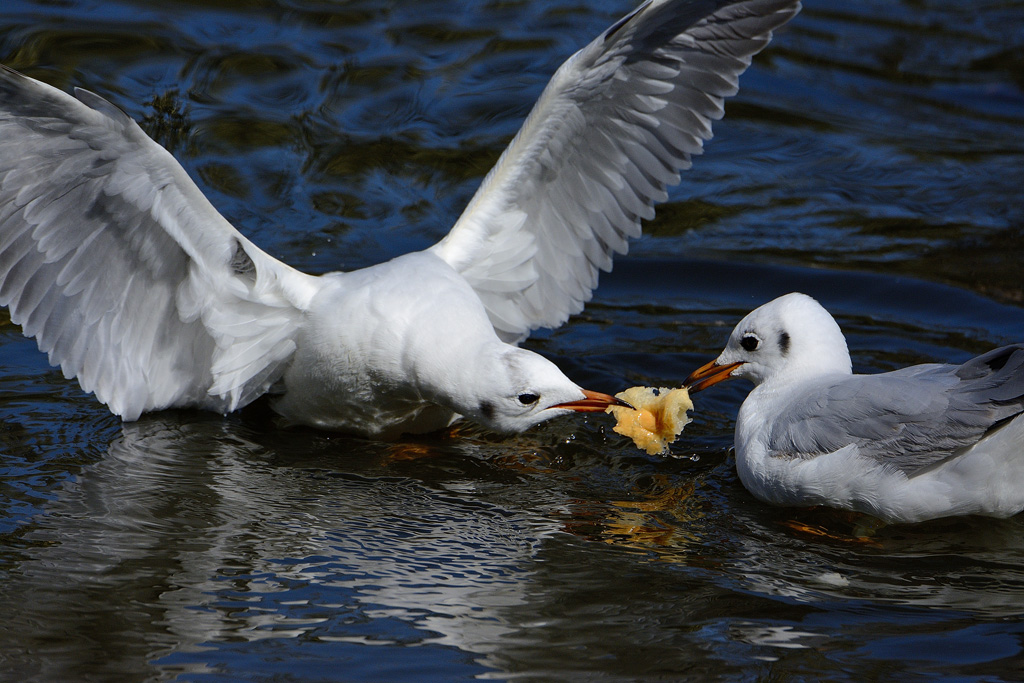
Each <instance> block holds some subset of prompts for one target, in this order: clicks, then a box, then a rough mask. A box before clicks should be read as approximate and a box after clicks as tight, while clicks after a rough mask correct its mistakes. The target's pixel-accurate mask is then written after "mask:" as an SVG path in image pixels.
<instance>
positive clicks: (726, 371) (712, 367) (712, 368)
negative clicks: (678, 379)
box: [683, 361, 743, 394]
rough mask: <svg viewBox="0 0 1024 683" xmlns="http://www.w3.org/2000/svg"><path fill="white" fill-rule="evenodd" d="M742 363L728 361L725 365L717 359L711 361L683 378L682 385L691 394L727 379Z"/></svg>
mask: <svg viewBox="0 0 1024 683" xmlns="http://www.w3.org/2000/svg"><path fill="white" fill-rule="evenodd" d="M741 365H743V362H742V361H740V362H738V363H728V364H726V365H718V363H717V361H711V362H710V363H708V364H707V365H702V366H700V367H699V368H697V369H696V370H694V371H693V372H692V373H690V376H689V377H687V378H686V379H685V380H683V386H684V387H686V388H687V389H688V390H689V392H690V393H691V394H695V393H697V392H698V391H704V390H705V389H707V388H708V387H710V386H712V385H715V384H718V383H719V382H721V381H722V380H726V379H729V377H730V376H731V375H732V371H733V370H735V369H736V368H738V367H739V366H741Z"/></svg>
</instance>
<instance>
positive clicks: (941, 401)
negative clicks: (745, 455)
mask: <svg viewBox="0 0 1024 683" xmlns="http://www.w3.org/2000/svg"><path fill="white" fill-rule="evenodd" d="M1021 413H1024V344H1016V345H1012V346H1005V347H1002V348H999V349H995V350H993V351H990V352H989V353H986V354H984V355H982V356H978V357H977V358H974V359H972V360H970V361H968V362H967V363H964V364H963V365H917V366H914V367H910V368H905V369H903V370H896V371H894V372H887V373H883V374H878V375H853V376H850V377H847V378H845V379H842V380H838V381H826V382H824V383H822V384H821V385H820V386H818V387H817V388H810V389H809V390H808V391H807V392H806V393H804V395H803V396H802V397H800V398H799V399H797V400H796V401H794V402H792V403H791V404H790V405H788V406H787V407H786V411H785V413H784V414H783V415H782V416H780V417H779V419H777V420H776V421H775V423H774V424H773V425H772V429H771V432H770V433H769V437H768V449H769V454H770V455H772V456H775V457H789V458H794V457H795V458H809V457H814V456H815V455H821V454H823V453H831V452H833V451H837V450H839V449H840V448H842V447H844V446H848V445H850V444H855V445H856V446H857V449H858V453H859V454H860V455H863V456H867V457H870V458H873V459H875V460H877V461H879V462H881V463H883V464H885V465H886V466H890V467H893V468H896V469H899V470H901V471H903V472H904V473H905V474H907V475H908V476H912V475H913V474H914V473H915V472H917V471H919V470H921V469H922V468H925V467H928V466H929V465H934V464H937V463H939V462H942V461H943V460H945V459H947V458H950V457H953V456H956V455H958V454H960V453H961V452H963V450H964V449H966V448H969V447H970V446H973V445H974V444H975V443H977V442H978V441H979V440H980V439H981V438H982V437H984V436H985V435H986V434H988V433H989V432H991V431H992V430H994V429H998V428H999V427H1000V426H1002V425H1003V424H1006V422H1008V421H1009V420H1011V419H1013V418H1014V417H1016V416H1018V415H1020V414H1021Z"/></svg>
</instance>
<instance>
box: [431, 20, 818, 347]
mask: <svg viewBox="0 0 1024 683" xmlns="http://www.w3.org/2000/svg"><path fill="white" fill-rule="evenodd" d="M799 9H800V3H799V2H797V1H796V0H741V1H738V2H737V1H736V0H731V1H729V0H726V1H722V0H719V1H717V2H709V1H703V2H690V3H685V2H678V1H677V0H649V1H648V2H646V3H645V4H643V5H642V6H641V7H639V8H638V9H637V10H636V11H634V12H633V13H632V14H630V15H628V16H627V17H625V18H624V19H623V20H621V21H620V22H618V23H616V24H615V25H614V26H612V27H611V28H609V29H608V30H607V31H605V32H604V33H603V34H602V35H601V36H599V37H598V38H597V39H596V40H595V41H594V42H592V43H591V44H590V45H588V46H587V47H585V48H583V49H582V50H580V51H579V52H578V53H576V54H575V55H573V57H571V58H570V59H569V60H568V61H567V62H566V63H565V64H564V65H562V67H561V68H560V69H559V70H558V71H557V72H556V73H555V75H554V77H553V78H552V79H551V82H550V83H549V84H548V86H547V88H546V89H545V90H544V92H543V94H542V95H541V97H540V99H539V100H538V102H537V104H536V106H535V107H534V109H533V111H532V112H531V113H530V115H529V117H528V118H527V120H526V122H525V123H524V124H523V127H522V129H521V130H520V131H519V133H518V134H517V135H516V137H515V139H513V141H512V142H511V144H510V145H509V147H508V148H507V149H506V150H505V152H504V154H503V155H502V157H501V159H500V160H499V161H498V164H497V165H496V166H495V167H494V169H492V171H491V172H490V174H489V175H488V176H487V177H486V178H485V179H484V182H483V184H482V185H481V187H480V189H479V190H478V191H477V193H476V195H475V196H474V197H473V200H472V201H471V202H470V204H469V206H468V207H467V208H466V211H465V212H464V213H463V214H462V216H461V217H460V218H459V220H458V222H457V223H456V224H455V227H454V228H453V229H452V231H451V232H450V233H449V234H448V235H447V236H446V237H445V238H444V239H443V240H441V241H440V242H439V243H437V244H436V245H434V246H433V247H431V249H432V250H433V251H434V252H435V253H437V254H438V255H439V256H441V258H443V259H444V260H445V261H447V262H448V263H449V264H450V265H451V266H452V267H454V268H455V269H456V270H457V271H459V272H460V273H462V275H463V276H464V277H466V279H467V280H469V282H470V284H471V285H472V286H473V288H474V289H475V290H476V291H477V293H478V294H479V295H480V298H481V299H482V300H483V302H484V305H485V306H486V307H487V311H488V314H489V315H490V318H491V322H492V323H493V324H494V327H495V329H496V330H497V332H498V334H499V335H500V336H501V337H502V338H503V339H505V340H506V341H516V340H520V339H522V338H523V337H525V336H526V335H527V334H529V332H530V331H531V330H533V329H536V328H538V327H555V326H558V325H560V324H562V323H563V322H565V321H566V320H567V319H568V317H569V316H570V315H572V314H574V313H578V312H579V311H580V310H582V309H583V305H584V303H585V302H586V301H588V300H589V299H590V296H591V291H592V290H593V289H594V288H595V287H596V286H597V279H598V273H599V271H600V270H604V271H608V270H611V265H612V256H613V254H615V253H625V252H626V249H627V246H628V244H627V243H628V238H630V237H639V236H640V221H641V219H650V218H651V217H653V216H654V209H653V206H654V204H655V203H656V202H660V201H664V200H665V199H666V197H667V194H666V191H665V189H666V187H668V186H670V185H674V184H676V183H678V182H679V171H680V170H681V169H686V168H689V166H690V158H691V156H692V155H694V154H700V153H701V151H702V146H703V142H704V141H705V140H707V139H709V138H710V137H711V122H712V120H716V119H719V118H721V117H722V114H723V108H722V105H723V99H724V98H725V97H728V96H730V95H733V94H735V93H736V91H737V89H738V85H737V84H738V78H739V76H740V74H741V73H743V71H744V70H746V68H747V67H748V66H749V65H750V60H751V57H752V56H753V55H754V54H756V53H757V52H758V51H760V50H761V49H762V48H763V47H764V46H765V45H767V44H768V41H769V40H770V39H771V32H772V30H773V29H775V28H778V27H779V26H781V25H782V24H784V23H785V22H786V21H788V20H789V19H791V18H792V17H793V16H794V15H795V14H796V13H797V12H798V11H799Z"/></svg>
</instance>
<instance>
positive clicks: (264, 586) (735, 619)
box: [0, 414, 1024, 680]
mask: <svg viewBox="0 0 1024 683" xmlns="http://www.w3.org/2000/svg"><path fill="white" fill-rule="evenodd" d="M467 440H468V441H469V442H470V444H469V451H471V452H477V455H475V456H474V455H470V454H468V453H466V454H462V455H459V454H458V448H459V447H461V446H464V445H466V444H464V443H462V442H446V441H437V442H434V443H431V442H429V441H427V442H420V443H417V444H411V445H409V444H406V445H399V446H394V445H374V444H371V443H364V448H363V452H362V454H361V455H360V454H358V453H355V452H352V450H353V449H351V443H349V444H348V446H349V448H348V450H349V451H350V452H349V453H348V457H350V458H351V459H352V460H353V463H354V464H353V465H352V466H349V467H345V468H340V467H338V466H337V465H336V464H332V463H333V462H334V461H331V460H323V459H318V458H316V457H312V458H311V457H310V456H308V455H303V451H304V450H306V449H307V447H309V446H310V445H311V444H312V443H313V442H314V441H316V442H318V443H320V445H322V444H323V443H324V440H323V439H322V438H321V437H319V436H318V435H309V434H306V433H303V432H295V433H291V441H292V444H291V445H290V446H287V445H284V444H285V441H284V440H281V441H280V443H281V444H282V446H281V448H276V447H272V446H268V445H266V444H261V441H263V437H262V436H261V435H260V434H258V433H254V432H248V431H247V430H246V429H245V428H244V427H242V426H240V425H238V424H236V423H231V422H227V423H226V422H224V421H221V420H218V419H216V418H210V417H208V416H192V415H187V414H182V415H178V414H171V415H165V416H151V417H149V418H145V419H143V420H142V421H140V422H138V423H133V424H128V425H125V426H124V429H123V432H122V434H121V436H120V437H119V438H117V439H115V440H114V441H113V443H112V444H111V446H110V449H109V452H108V453H107V454H106V456H104V457H103V458H102V459H100V460H99V461H97V462H95V463H94V464H92V465H90V466H87V467H86V468H85V469H84V470H83V471H82V473H81V475H80V476H78V477H76V478H75V479H74V480H73V481H71V482H69V483H67V484H66V485H65V487H64V488H63V490H62V491H61V492H60V494H59V496H58V497H57V499H56V500H54V501H53V502H52V503H51V504H50V505H48V506H47V508H46V509H45V512H44V514H43V515H42V516H41V517H40V518H39V519H38V520H36V522H35V523H33V525H32V528H31V530H30V531H29V532H28V533H26V534H25V536H24V540H25V543H26V547H25V550H24V552H23V554H22V558H21V560H20V561H18V562H17V563H16V564H14V565H13V566H10V567H7V573H8V576H9V578H8V580H6V581H5V582H4V583H3V584H0V610H2V612H3V614H4V615H5V623H4V624H3V626H2V627H0V628H2V630H3V631H4V632H5V633H6V634H7V635H8V636H10V635H12V634H15V633H16V634H17V639H16V641H13V640H11V641H7V640H6V639H5V642H6V643H7V644H5V645H0V653H2V656H3V657H4V658H5V659H6V660H7V661H13V662H14V663H15V669H14V670H15V671H17V673H18V675H20V676H31V675H33V674H34V675H36V676H38V677H39V678H40V679H49V680H56V679H60V678H63V677H66V676H68V675H69V674H70V673H71V672H73V673H74V674H75V675H80V676H87V675H95V676H110V677H121V676H128V677H135V676H138V677H142V676H149V675H153V673H154V672H156V671H160V672H163V674H164V675H171V674H174V673H179V674H188V675H192V674H198V673H201V672H203V671H206V672H218V671H220V672H224V673H228V672H230V673H231V675H233V676H244V675H245V674H246V672H250V673H252V672H256V671H263V670H264V668H265V667H271V668H272V667H273V662H275V661H277V660H278V658H279V657H280V656H281V655H282V654H283V653H286V652H292V651H293V650H294V651H295V652H299V651H301V652H302V657H301V659H302V661H301V662H295V661H291V662H290V665H289V666H288V667H286V668H284V669H282V671H286V672H288V673H289V674H296V672H298V673H300V674H303V675H313V673H314V672H316V671H318V670H319V669H318V667H324V666H329V665H330V663H332V662H333V663H336V662H339V661H348V660H353V659H354V660H355V661H356V662H359V663H360V664H358V665H357V667H358V666H363V667H368V668H367V669H366V672H367V676H368V677H369V678H374V677H376V676H383V677H384V678H387V677H388V676H389V675H390V676H392V677H395V678H403V677H412V678H418V679H422V680H431V678H432V677H434V679H435V680H436V677H437V676H442V675H443V676H447V677H449V678H462V677H472V676H477V675H483V674H487V672H489V671H505V672H514V671H516V670H520V669H525V670H530V671H532V672H534V673H535V674H536V675H540V676H543V675H545V672H546V673H547V675H550V676H552V677H556V678H559V679H563V680H573V679H574V677H579V678H578V679H579V680H586V679H587V678H588V677H589V676H590V675H591V674H593V673H594V672H597V671H605V672H619V673H620V674H622V675H627V674H629V673H630V672H635V671H648V672H653V671H655V670H658V666H664V667H668V669H667V670H683V669H679V668H678V667H684V669H685V670H693V671H696V672H705V673H710V672H713V671H719V670H723V667H724V670H730V667H735V666H741V668H742V663H743V662H748V663H749V662H751V661H758V662H762V663H770V662H774V661H780V658H781V659H784V658H786V657H789V656H796V655H794V654H792V653H796V652H798V651H802V650H811V651H818V649H820V648H821V647H823V644H824V641H826V640H827V639H828V638H829V637H830V636H829V634H830V633H831V631H832V630H833V629H835V628H836V627H837V624H838V625H840V626H841V627H842V628H843V629H845V630H846V631H847V635H848V637H853V638H863V639H867V638H868V636H869V634H870V635H871V636H872V637H873V636H874V635H876V631H878V629H881V632H882V633H888V634H890V635H891V636H892V637H894V638H895V637H897V636H898V634H899V631H898V630H894V629H896V626H895V624H896V623H904V622H905V623H904V626H902V627H900V628H914V629H922V630H924V631H927V630H928V629H931V628H933V627H934V626H935V625H936V624H938V623H947V625H948V623H949V622H950V620H953V621H954V622H956V621H958V620H963V619H967V621H972V620H975V619H978V618H984V619H993V620H996V621H998V620H999V619H1003V618H1006V617H1010V616H1013V615H1015V614H1016V613H1017V611H1018V610H1019V607H1018V606H1019V604H1020V602H1021V599H1022V598H1024V574H1022V573H1021V572H1020V571H1019V569H1018V567H1019V566H1020V564H1021V562H1020V560H1021V559H1024V540H1022V539H1024V534H1021V533H1020V531H1021V524H1022V522H1019V521H1016V520H1009V521H995V522H993V521H991V520H957V521H953V522H945V523H944V524H932V525H920V526H916V527H904V528H901V527H889V528H882V529H880V530H878V531H876V532H874V535H873V536H872V537H871V539H870V541H871V542H870V543H864V544H858V543H857V539H856V538H855V537H854V536H850V535H846V536H845V537H844V534H847V533H848V532H849V530H850V529H852V528H853V526H852V524H851V521H850V519H848V518H844V517H841V516H837V515H835V513H834V512H833V511H813V510H812V511H799V512H794V511H790V510H776V511H770V510H769V511H767V513H768V514H765V513H766V510H764V509H763V508H761V507H760V506H759V505H758V504H756V502H754V501H752V500H751V499H749V497H747V496H746V495H745V493H744V492H743V491H742V488H741V487H740V486H739V484H738V482H736V481H735V477H734V475H733V474H732V472H731V462H728V461H717V462H702V463H701V464H700V466H699V467H697V468H696V471H693V470H690V471H688V470H687V469H686V467H687V465H686V464H684V463H680V462H674V463H670V464H671V467H667V468H666V467H665V463H664V462H659V461H657V460H650V459H642V458H641V459H638V460H637V461H635V462H634V463H633V464H632V465H630V466H628V467H627V468H626V469H625V470H623V471H621V472H620V473H619V474H618V475H617V476H618V477H619V483H618V484H617V485H616V486H617V487H620V488H619V490H620V493H622V494H625V495H624V496H623V497H619V498H612V497H609V498H604V499H602V498H600V497H598V498H595V497H590V498H580V497H578V495H576V496H575V497H574V494H576V493H577V491H578V489H579V488H580V481H581V477H582V478H586V477H603V478H605V479H606V481H607V480H609V479H613V478H614V477H615V476H616V475H615V474H614V473H613V472H612V471H607V472H605V473H604V474H603V475H601V474H599V473H595V467H594V466H592V464H591V465H587V466H585V467H582V468H581V467H579V466H578V465H579V463H577V465H573V466H571V467H570V469H569V470H567V471H564V472H561V473H560V472H559V469H558V468H557V467H547V468H542V469H537V470H535V472H540V473H539V474H538V473H527V474H523V473H522V472H523V470H522V468H517V469H515V470H508V469H507V468H505V467H504V466H502V465H493V464H492V465H491V467H495V468H496V469H494V470H493V472H492V473H491V474H490V475H484V476H472V477H468V476H466V475H465V473H463V472H460V471H458V469H457V468H455V469H453V468H452V465H453V464H455V463H458V462H459V460H460V459H461V460H464V459H465V458H470V459H471V460H473V459H474V458H476V457H479V455H480V454H481V452H480V449H481V448H485V446H484V445H483V444H482V442H479V441H474V438H473V436H472V434H469V435H467ZM456 444H458V445H456ZM317 447H318V446H316V445H314V446H313V450H315V449H316V448H317ZM453 447H454V448H456V451H452V450H451V449H452V448H453ZM289 448H290V449H292V450H289ZM396 451H401V454H402V457H401V458H400V459H397V460H396V459H395V454H396ZM578 455H579V457H580V458H586V457H587V454H586V450H585V449H584V450H582V451H580V452H579V454H578ZM502 457H503V458H505V460H506V461H507V458H508V454H507V453H502ZM410 458H412V459H410ZM296 459H297V460H298V461H301V462H302V463H303V464H301V465H300V464H296ZM476 462H480V461H476ZM469 464H470V463H468V462H464V463H463V466H466V465H469ZM480 464H483V463H480ZM554 464H555V463H550V462H549V463H548V465H554ZM408 467H417V468H419V470H418V471H420V472H421V474H422V476H420V477H419V478H410V477H408V476H401V475H398V474H396V472H397V471H399V470H400V469H401V468H408ZM445 471H448V472H449V473H448V474H447V475H446V474H444V472H445ZM541 476H542V477H545V478H549V479H550V480H551V483H549V484H548V485H547V486H535V485H534V486H531V487H530V488H531V491H530V495H529V497H524V496H523V494H522V492H520V491H517V490H516V488H517V486H518V485H519V484H527V485H528V483H529V478H531V477H541ZM523 477H526V478H525V479H523ZM623 477H628V480H627V479H623ZM630 481H631V482H632V483H629V482H630ZM499 482H500V484H499ZM723 483H724V485H723ZM584 489H587V490H591V491H592V490H593V489H592V488H591V487H584ZM793 520H799V521H800V522H801V523H803V524H805V525H806V526H811V525H815V526H816V527H817V528H820V529H824V530H825V532H827V533H826V534H825V535H826V536H827V539H828V540H825V541H822V538H821V537H820V536H814V535H809V534H806V533H802V532H799V531H794V528H793V524H792V522H793ZM566 532H569V533H566ZM26 597H30V599H26ZM883 605H889V606H890V607H889V609H890V610H895V612H892V611H890V612H888V613H886V614H885V616H884V618H883V617H882V616H881V615H882V612H881V610H882V609H883V608H882V606H883ZM823 610H824V611H823ZM825 613H828V614H829V615H830V617H829V618H828V619H823V618H822V615H823V614H825ZM894 613H896V614H902V615H903V617H902V618H901V619H899V620H896V621H895V622H894V620H893V614H894ZM968 615H972V616H968ZM908 624H909V626H908ZM983 635H984V637H985V638H988V637H990V636H991V633H989V632H986V633H985V634H978V637H979V638H980V637H982V636H983ZM708 639H711V642H716V643H718V645H716V646H715V647H713V648H711V649H710V650H709V649H708V642H709V640H708ZM552 643H559V647H558V648H556V649H555V650H552V648H551V644H552ZM1014 643H1016V641H1014ZM368 647H370V648H372V649H371V650H369V651H368V650H367V649H366V648H368ZM577 647H579V648H585V649H586V651H587V652H588V655H587V656H585V657H581V658H573V659H571V660H565V659H564V658H562V657H560V656H559V655H557V652H564V651H566V649H568V650H569V651H572V649H573V648H577ZM282 648H284V649H282ZM1009 650H1013V653H1016V651H1017V650H1019V647H1016V646H1014V647H1011V646H1010V644H1009V643H1003V644H1002V646H1001V647H1000V648H998V651H997V653H998V655H999V657H1002V656H1003V655H1004V654H1005V653H1006V652H1007V651H1009ZM368 653H370V654H368ZM655 653H656V656H657V658H658V659H657V661H658V662H660V664H659V665H657V666H655V665H654V660H653V659H652V658H653V657H655ZM787 653H789V654H787ZM289 656H290V655H289ZM997 658H998V657H997ZM737 671H738V669H737ZM349 673H351V672H349Z"/></svg>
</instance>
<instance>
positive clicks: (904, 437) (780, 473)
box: [684, 294, 1024, 523]
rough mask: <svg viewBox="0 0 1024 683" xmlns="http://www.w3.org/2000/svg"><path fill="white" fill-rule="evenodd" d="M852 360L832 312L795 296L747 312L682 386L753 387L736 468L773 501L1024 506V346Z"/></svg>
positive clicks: (940, 509)
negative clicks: (865, 370)
mask: <svg viewBox="0 0 1024 683" xmlns="http://www.w3.org/2000/svg"><path fill="white" fill-rule="evenodd" d="M851 368H852V365H851V362H850V353H849V351H848V350H847V348H846V339H845V338H844V337H843V333H842V332H841V331H840V329H839V325H837V324H836V322H835V320H833V319H832V316H831V315H829V313H828V311H826V310H825V309H824V308H822V306H821V305H820V304H818V302H817V301H815V300H814V299H812V298H811V297H809V296H807V295H805V294H787V295H786V296H783V297H780V298H778V299H775V300H774V301H771V302H769V303H767V304H765V305H763V306H761V307H760V308H758V309H756V310H754V311H753V312H752V313H750V314H749V315H747V317H745V318H744V319H743V320H741V321H740V323H739V325H737V326H736V328H735V329H734V330H733V332H732V335H731V336H730V337H729V343H728V344H727V345H726V347H725V350H724V351H723V352H722V354H721V355H720V356H719V357H718V358H717V359H716V360H714V361H712V362H710V363H708V364H707V365H705V366H703V367H702V368H700V369H698V370H696V371H695V372H694V373H693V374H692V375H690V376H689V377H688V378H687V379H686V381H685V382H684V385H686V386H688V387H689V388H690V391H691V392H693V391H700V390H702V389H705V388H707V387H709V386H711V385H713V384H717V383H718V382H720V381H722V380H724V379H727V378H729V377H742V378H745V379H749V380H750V381H752V382H753V383H754V384H755V387H754V389H753V391H751V392H750V395H749V396H747V398H746V400H745V401H744V402H743V406H742V407H741V408H740V412H739V416H738V417H737V419H736V437H735V440H736V469H737V471H738V473H739V477H740V481H742V482H743V485H744V486H745V487H746V488H747V490H749V491H750V492H751V493H753V494H754V496H756V497H757V498H759V499H761V500H763V501H765V502H768V503H775V504H777V505H828V506H832V507H838V508H844V509H848V510H856V511H859V512H865V513H868V514H870V515H873V516H875V517H878V518H879V519H881V520H883V521H886V522H890V523H891V522H919V521H923V520H926V519H932V518H935V517H946V516H951V515H969V514H977V515H988V516H992V517H1009V516H1010V515H1014V514H1016V513H1018V512H1020V511H1021V510H1024V344H1014V345H1011V346H1004V347H1002V348H998V349H995V350H993V351H989V352H988V353H986V354H983V355H981V356H978V357H977V358H973V359H971V360H969V361H967V362H966V363H964V364H963V365H943V364H927V365H915V366H912V367H909V368H903V369H901V370H895V371H893V372H885V373H881V374H876V375H855V374H853V372H852V369H851Z"/></svg>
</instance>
